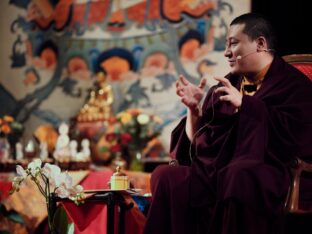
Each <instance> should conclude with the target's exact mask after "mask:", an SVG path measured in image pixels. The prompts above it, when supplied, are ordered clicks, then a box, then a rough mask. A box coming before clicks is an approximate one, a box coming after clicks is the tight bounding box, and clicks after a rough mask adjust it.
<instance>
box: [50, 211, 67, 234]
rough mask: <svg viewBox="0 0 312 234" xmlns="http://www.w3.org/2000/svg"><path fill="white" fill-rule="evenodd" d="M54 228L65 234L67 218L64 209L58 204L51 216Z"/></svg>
mask: <svg viewBox="0 0 312 234" xmlns="http://www.w3.org/2000/svg"><path fill="white" fill-rule="evenodd" d="M53 225H54V228H55V229H57V233H58V234H67V229H68V226H69V225H68V218H67V213H66V211H65V209H64V208H63V207H62V206H60V207H58V208H57V210H56V212H55V214H54V217H53Z"/></svg>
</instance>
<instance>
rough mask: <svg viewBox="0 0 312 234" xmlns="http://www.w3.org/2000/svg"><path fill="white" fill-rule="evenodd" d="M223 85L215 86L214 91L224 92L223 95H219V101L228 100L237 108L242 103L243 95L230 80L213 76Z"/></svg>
mask: <svg viewBox="0 0 312 234" xmlns="http://www.w3.org/2000/svg"><path fill="white" fill-rule="evenodd" d="M215 79H216V80H217V81H219V82H221V83H222V85H223V86H221V87H218V88H216V90H215V91H214V92H215V93H219V92H224V93H225V95H222V96H220V100H221V101H228V102H230V103H231V104H232V105H233V106H234V107H236V108H239V107H240V106H241V105H242V98H243V95H242V94H241V93H240V92H239V91H238V90H237V89H236V88H235V87H234V86H233V85H232V84H231V82H230V81H229V80H228V79H226V78H223V77H215Z"/></svg>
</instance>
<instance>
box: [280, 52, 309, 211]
mask: <svg viewBox="0 0 312 234" xmlns="http://www.w3.org/2000/svg"><path fill="white" fill-rule="evenodd" d="M283 59H284V60H285V61H286V62H288V63H289V64H291V65H293V66H294V67H295V68H297V69H298V70H300V71H301V72H302V73H304V74H305V75H306V76H307V77H308V78H309V79H310V80H311V81H312V54H292V55H286V56H283ZM291 170H292V183H291V186H290V188H289V192H288V196H287V199H286V202H285V209H286V211H287V212H289V213H311V212H312V211H311V210H302V209H300V208H299V191H300V188H299V185H300V179H301V173H302V172H304V171H305V172H310V173H311V172H312V163H308V162H304V161H302V160H300V159H296V163H295V165H293V167H292V168H291Z"/></svg>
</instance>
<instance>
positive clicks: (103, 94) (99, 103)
mask: <svg viewBox="0 0 312 234" xmlns="http://www.w3.org/2000/svg"><path fill="white" fill-rule="evenodd" d="M96 79H97V81H96V88H95V89H94V90H92V91H91V93H90V97H89V100H88V101H87V103H86V104H85V105H84V106H83V107H82V108H81V110H80V111H79V114H78V116H77V120H78V122H93V121H105V120H108V119H109V118H110V117H111V116H112V104H113V101H114V97H113V91H112V87H111V86H110V85H109V84H108V83H107V82H106V77H105V74H104V72H98V73H97V74H96Z"/></svg>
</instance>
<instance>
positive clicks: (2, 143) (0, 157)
mask: <svg viewBox="0 0 312 234" xmlns="http://www.w3.org/2000/svg"><path fill="white" fill-rule="evenodd" d="M9 157H10V144H9V141H8V139H7V138H6V137H5V136H4V137H0V161H6V160H8V159H9Z"/></svg>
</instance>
